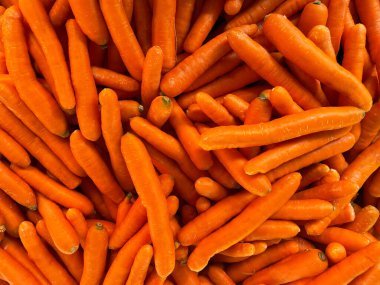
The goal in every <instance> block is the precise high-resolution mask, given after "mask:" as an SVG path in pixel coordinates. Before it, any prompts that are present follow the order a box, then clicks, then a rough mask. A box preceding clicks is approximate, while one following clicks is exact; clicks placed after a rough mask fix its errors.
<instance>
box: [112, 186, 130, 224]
mask: <svg viewBox="0 0 380 285" xmlns="http://www.w3.org/2000/svg"><path fill="white" fill-rule="evenodd" d="M132 199H133V195H132V193H128V194H127V196H125V198H124V200H123V201H121V202H120V204H119V205H118V206H117V213H116V221H115V224H116V226H118V225H120V224H121V223H122V221H123V220H124V219H125V217H126V216H127V214H128V212H129V210H130V209H131V208H132V201H131V200H132Z"/></svg>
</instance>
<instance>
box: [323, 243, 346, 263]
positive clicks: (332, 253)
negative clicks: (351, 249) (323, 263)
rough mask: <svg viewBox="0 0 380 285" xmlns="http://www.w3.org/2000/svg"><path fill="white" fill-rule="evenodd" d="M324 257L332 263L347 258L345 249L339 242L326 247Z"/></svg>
mask: <svg viewBox="0 0 380 285" xmlns="http://www.w3.org/2000/svg"><path fill="white" fill-rule="evenodd" d="M325 252H326V256H327V258H328V259H329V260H330V261H331V262H332V263H338V262H341V261H342V260H343V259H345V258H346V257H347V252H346V248H345V247H344V246H343V245H342V244H341V243H339V242H331V243H329V244H328V245H327V247H326V249H325Z"/></svg>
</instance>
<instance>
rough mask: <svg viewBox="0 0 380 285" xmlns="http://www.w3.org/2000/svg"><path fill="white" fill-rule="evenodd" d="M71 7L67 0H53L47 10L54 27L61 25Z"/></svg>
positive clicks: (67, 16)
mask: <svg viewBox="0 0 380 285" xmlns="http://www.w3.org/2000/svg"><path fill="white" fill-rule="evenodd" d="M70 15H71V8H70V4H69V0H58V1H55V2H54V4H53V6H52V7H51V8H50V11H49V19H50V22H51V24H52V25H53V26H54V27H61V26H63V25H64V24H65V22H66V21H67V20H68V19H69V17H70Z"/></svg>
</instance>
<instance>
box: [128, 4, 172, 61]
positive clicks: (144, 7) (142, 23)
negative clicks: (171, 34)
mask: <svg viewBox="0 0 380 285" xmlns="http://www.w3.org/2000/svg"><path fill="white" fill-rule="evenodd" d="M178 13H179V11H178V10H177V14H178ZM133 18H134V21H135V31H136V37H137V39H138V41H139V43H140V46H141V48H142V50H143V52H144V54H146V53H147V51H148V49H149V48H150V47H151V46H152V43H151V41H152V11H151V9H150V5H149V0H141V1H133ZM178 33H179V31H177V39H178V36H179V35H178Z"/></svg>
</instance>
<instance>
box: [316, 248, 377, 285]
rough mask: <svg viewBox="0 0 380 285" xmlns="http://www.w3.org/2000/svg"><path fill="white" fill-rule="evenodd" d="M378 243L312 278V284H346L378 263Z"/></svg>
mask: <svg viewBox="0 0 380 285" xmlns="http://www.w3.org/2000/svg"><path fill="white" fill-rule="evenodd" d="M379 253H380V243H379V242H374V243H372V244H370V245H368V246H367V247H365V248H363V249H361V250H359V251H357V252H355V253H353V254H351V255H350V256H349V257H347V258H345V259H343V260H342V261H341V262H339V263H337V264H335V265H334V266H332V267H330V268H329V269H327V270H326V271H325V272H324V273H322V274H320V275H319V276H318V277H316V278H314V279H313V280H312V281H311V282H312V283H313V284H316V285H319V284H348V283H350V282H351V281H352V280H353V279H354V278H355V277H357V276H359V275H360V274H362V273H364V272H365V271H366V270H367V269H369V268H370V267H372V266H373V265H375V264H376V263H378V262H379Z"/></svg>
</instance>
